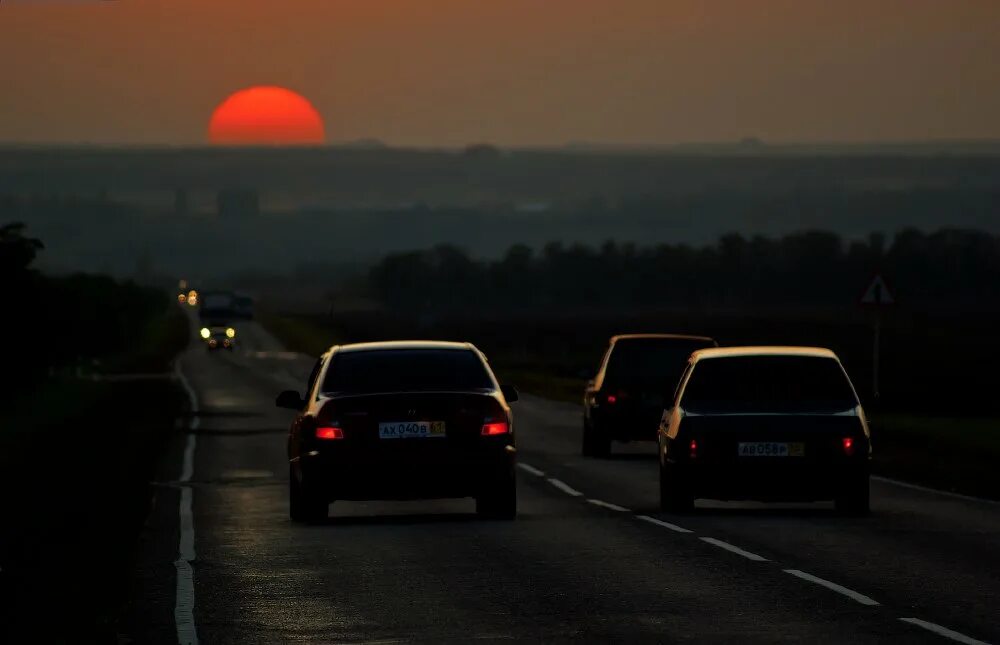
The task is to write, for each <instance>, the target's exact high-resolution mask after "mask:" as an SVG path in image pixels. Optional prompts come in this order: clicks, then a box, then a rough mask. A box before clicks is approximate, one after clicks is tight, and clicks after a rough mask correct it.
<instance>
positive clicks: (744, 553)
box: [698, 537, 768, 562]
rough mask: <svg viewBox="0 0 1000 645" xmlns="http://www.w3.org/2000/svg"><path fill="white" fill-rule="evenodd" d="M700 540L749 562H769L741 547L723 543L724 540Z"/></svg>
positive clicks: (704, 538)
mask: <svg viewBox="0 0 1000 645" xmlns="http://www.w3.org/2000/svg"><path fill="white" fill-rule="evenodd" d="M698 539H699V540H701V541H702V542H707V543H709V544H711V545H712V546H717V547H719V548H720V549H725V550H726V551H729V552H730V553H735V554H736V555H741V556H743V557H744V558H746V559H747V560H753V561H754V562H767V561H768V560H767V558H765V557H764V556H760V555H757V554H756V553H750V552H749V551H744V550H743V549H741V548H740V547H738V546H734V545H732V544H730V543H729V542H723V541H722V540H716V539H715V538H710V537H703V538H698Z"/></svg>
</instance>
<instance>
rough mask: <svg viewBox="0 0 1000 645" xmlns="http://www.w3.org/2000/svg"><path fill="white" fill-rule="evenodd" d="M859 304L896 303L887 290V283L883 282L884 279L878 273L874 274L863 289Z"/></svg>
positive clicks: (878, 304)
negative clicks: (869, 282)
mask: <svg viewBox="0 0 1000 645" xmlns="http://www.w3.org/2000/svg"><path fill="white" fill-rule="evenodd" d="M861 304H863V305H875V306H880V305H893V304H896V299H895V298H893V297H892V292H891V291H889V285H887V284H886V283H885V279H884V278H882V276H880V275H876V276H875V277H874V278H872V281H871V284H869V285H868V288H867V289H865V293H864V295H862V296H861Z"/></svg>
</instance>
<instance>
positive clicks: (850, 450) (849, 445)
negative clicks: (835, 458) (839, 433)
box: [843, 437, 854, 457]
mask: <svg viewBox="0 0 1000 645" xmlns="http://www.w3.org/2000/svg"><path fill="white" fill-rule="evenodd" d="M843 446H844V454H845V455H847V456H848V457H850V456H851V455H853V454H854V439H853V438H851V437H844V439H843Z"/></svg>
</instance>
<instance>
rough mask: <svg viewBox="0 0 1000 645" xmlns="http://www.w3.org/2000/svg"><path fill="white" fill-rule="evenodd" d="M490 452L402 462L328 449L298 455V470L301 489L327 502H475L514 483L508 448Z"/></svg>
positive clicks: (404, 458)
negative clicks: (457, 499) (468, 499)
mask: <svg viewBox="0 0 1000 645" xmlns="http://www.w3.org/2000/svg"><path fill="white" fill-rule="evenodd" d="M337 448H340V447H337ZM491 448H495V449H491V450H483V451H477V452H471V453H442V454H439V455H435V454H426V453H425V454H421V455H413V456H407V455H405V454H392V455H377V454H371V453H368V452H367V451H353V450H340V449H336V448H333V447H330V448H325V449H323V450H322V451H312V452H310V453H306V454H304V455H303V456H302V458H301V459H300V460H299V461H298V470H299V472H300V473H301V477H302V481H303V483H304V484H305V485H307V486H309V487H310V488H312V489H313V490H315V491H322V492H323V493H324V494H326V495H327V496H328V497H329V498H330V499H348V500H366V499H400V500H404V499H434V498H452V497H475V496H477V495H479V494H481V493H482V492H484V491H489V490H491V489H493V488H495V487H496V486H497V485H498V483H502V482H506V481H510V480H511V479H512V478H513V477H514V464H515V461H516V450H515V449H514V447H513V446H508V445H504V446H496V447H491Z"/></svg>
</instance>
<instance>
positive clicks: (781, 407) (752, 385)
mask: <svg viewBox="0 0 1000 645" xmlns="http://www.w3.org/2000/svg"><path fill="white" fill-rule="evenodd" d="M856 405H858V400H857V396H856V395H855V394H854V389H853V388H852V387H851V384H850V381H849V380H848V379H847V374H845V373H844V370H843V368H842V367H841V366H840V363H839V362H838V361H836V360H834V359H832V358H825V357H813V356H734V357H726V358H712V359H705V360H702V361H699V362H698V363H697V364H696V365H695V367H694V369H693V370H692V371H691V375H690V377H689V378H688V382H687V386H686V387H685V389H684V394H683V396H682V400H681V407H683V408H684V410H686V411H688V412H695V413H717V414H718V413H768V412H775V413H782V412H799V413H801V412H818V413H822V412H840V411H843V410H847V409H850V408H853V407H855V406H856Z"/></svg>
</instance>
